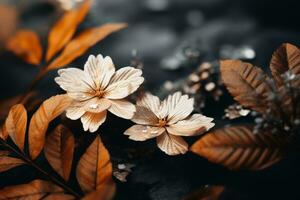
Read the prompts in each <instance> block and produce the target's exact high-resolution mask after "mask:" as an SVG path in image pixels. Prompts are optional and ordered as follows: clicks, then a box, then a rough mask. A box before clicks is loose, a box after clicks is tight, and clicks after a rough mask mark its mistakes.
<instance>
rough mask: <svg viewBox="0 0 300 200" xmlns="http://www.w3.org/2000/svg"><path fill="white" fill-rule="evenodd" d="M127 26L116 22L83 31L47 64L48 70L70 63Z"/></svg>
mask: <svg viewBox="0 0 300 200" xmlns="http://www.w3.org/2000/svg"><path fill="white" fill-rule="evenodd" d="M125 27H127V24H124V23H115V24H105V25H103V26H100V27H96V28H91V29H88V30H86V31H83V32H82V33H80V34H79V35H78V36H77V37H75V38H74V39H73V40H72V41H71V42H69V43H68V45H67V46H66V47H65V49H64V50H63V51H62V53H61V54H60V55H59V56H58V57H57V58H56V59H54V60H53V61H52V62H51V63H50V64H49V65H48V66H47V68H46V71H50V70H54V69H58V68H61V67H63V66H65V65H67V64H69V63H70V62H72V61H73V60H74V59H76V58H77V57H79V56H81V55H82V54H84V52H85V51H86V50H87V49H88V48H90V47H91V46H93V45H95V44H96V43H97V42H99V41H100V40H102V39H104V38H105V37H107V36H108V35H110V34H111V33H113V32H116V31H119V30H121V29H123V28H125Z"/></svg>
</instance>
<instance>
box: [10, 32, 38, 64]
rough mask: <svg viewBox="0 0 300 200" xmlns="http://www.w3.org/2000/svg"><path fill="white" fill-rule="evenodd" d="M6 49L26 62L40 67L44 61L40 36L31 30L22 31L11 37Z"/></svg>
mask: <svg viewBox="0 0 300 200" xmlns="http://www.w3.org/2000/svg"><path fill="white" fill-rule="evenodd" d="M6 48H7V49H8V50H10V51H12V52H13V53H14V54H16V55H17V56H19V57H20V58H22V59H23V60H24V61H25V62H27V63H29V64H33V65H39V64H40V63H41V60H42V47H41V44H40V40H39V37H38V35H37V34H36V33H35V32H33V31H31V30H20V31H18V32H17V33H16V35H14V36H13V37H11V38H10V39H9V40H8V42H7V44H6Z"/></svg>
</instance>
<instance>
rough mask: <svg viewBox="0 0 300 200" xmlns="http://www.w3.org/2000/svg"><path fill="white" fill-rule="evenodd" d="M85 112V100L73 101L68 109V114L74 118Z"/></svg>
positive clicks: (70, 117)
mask: <svg viewBox="0 0 300 200" xmlns="http://www.w3.org/2000/svg"><path fill="white" fill-rule="evenodd" d="M84 113H85V110H84V102H80V101H74V102H72V104H71V105H70V106H69V107H68V108H67V109H66V116H67V117H68V118H69V119H72V120H77V119H79V118H80V117H81V116H82V115H83V114H84Z"/></svg>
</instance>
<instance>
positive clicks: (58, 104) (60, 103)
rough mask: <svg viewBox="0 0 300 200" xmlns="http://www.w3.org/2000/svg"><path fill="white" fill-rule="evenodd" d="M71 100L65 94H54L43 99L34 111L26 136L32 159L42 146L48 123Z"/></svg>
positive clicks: (61, 111) (62, 110) (63, 109)
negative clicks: (27, 135)
mask: <svg viewBox="0 0 300 200" xmlns="http://www.w3.org/2000/svg"><path fill="white" fill-rule="evenodd" d="M71 101H72V100H71V99H70V98H69V97H68V96H67V95H56V96H53V97H51V98H49V99H47V100H46V101H44V102H43V104H42V105H41V106H40V107H39V109H38V110H37V111H36V112H35V113H34V115H33V116H32V118H31V121H30V125H29V138H28V141H29V153H30V156H31V158H32V159H35V158H36V157H37V156H38V155H39V154H40V152H41V151H42V149H43V147H44V144H45V134H46V131H47V129H48V125H49V123H50V122H51V121H52V120H53V119H54V118H56V117H57V116H59V115H60V114H61V113H63V112H64V111H65V109H66V108H67V107H68V106H69V105H70V104H71Z"/></svg>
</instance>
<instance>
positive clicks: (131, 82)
mask: <svg viewBox="0 0 300 200" xmlns="http://www.w3.org/2000/svg"><path fill="white" fill-rule="evenodd" d="M141 75H142V71H141V70H139V69H135V68H133V67H123V68H122V69H119V70H118V71H116V73H115V74H114V75H113V77H112V78H111V80H110V82H109V84H108V86H107V88H106V89H105V97H106V98H108V99H122V98H125V97H127V96H128V95H130V94H131V93H133V92H135V91H136V90H137V89H138V88H139V86H140V85H141V84H142V83H143V82H144V78H143V77H142V76H141Z"/></svg>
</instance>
